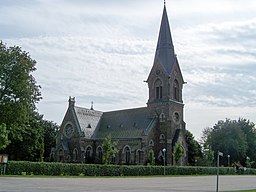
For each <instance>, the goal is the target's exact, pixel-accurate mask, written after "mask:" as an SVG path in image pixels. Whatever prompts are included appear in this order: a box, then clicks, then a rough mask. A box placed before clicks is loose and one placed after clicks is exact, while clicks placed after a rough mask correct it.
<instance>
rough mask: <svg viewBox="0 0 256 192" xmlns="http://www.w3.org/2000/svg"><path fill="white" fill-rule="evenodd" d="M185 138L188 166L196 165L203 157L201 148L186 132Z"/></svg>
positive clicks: (189, 133) (188, 132)
mask: <svg viewBox="0 0 256 192" xmlns="http://www.w3.org/2000/svg"><path fill="white" fill-rule="evenodd" d="M185 138H186V143H187V147H188V164H189V165H196V164H197V161H198V160H199V159H201V158H202V156H203V154H202V149H201V146H200V144H199V143H198V142H197V141H196V140H195V138H194V136H193V134H192V133H191V132H190V131H188V130H186V132H185Z"/></svg>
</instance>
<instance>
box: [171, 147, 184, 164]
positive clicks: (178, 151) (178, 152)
mask: <svg viewBox="0 0 256 192" xmlns="http://www.w3.org/2000/svg"><path fill="white" fill-rule="evenodd" d="M184 152H185V151H184V149H183V147H182V145H181V144H180V143H176V144H175V146H174V149H173V156H174V161H175V163H176V164H178V163H179V160H180V159H181V157H183V155H184Z"/></svg>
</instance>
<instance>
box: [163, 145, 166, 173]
mask: <svg viewBox="0 0 256 192" xmlns="http://www.w3.org/2000/svg"><path fill="white" fill-rule="evenodd" d="M165 151H166V149H165V148H163V153H164V158H163V159H164V175H165Z"/></svg>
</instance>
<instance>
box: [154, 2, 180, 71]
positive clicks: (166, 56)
mask: <svg viewBox="0 0 256 192" xmlns="http://www.w3.org/2000/svg"><path fill="white" fill-rule="evenodd" d="M156 62H159V63H160V64H161V65H162V66H163V68H164V70H165V72H166V73H167V75H170V73H171V71H172V67H173V65H174V63H175V62H176V56H175V53H174V47H173V42H172V36H171V30H170V26H169V21H168V16H167V12H166V7H165V4H164V10H163V15H162V20H161V25H160V31H159V36H158V42H157V47H156V53H155V61H154V64H155V63H156Z"/></svg>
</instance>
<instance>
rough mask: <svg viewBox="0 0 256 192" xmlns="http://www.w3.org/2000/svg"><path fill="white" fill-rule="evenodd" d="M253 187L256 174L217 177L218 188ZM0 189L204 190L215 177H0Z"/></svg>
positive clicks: (213, 183)
mask: <svg viewBox="0 0 256 192" xmlns="http://www.w3.org/2000/svg"><path fill="white" fill-rule="evenodd" d="M239 189H256V176H220V178H219V191H227V190H239ZM0 191H1V192H21V191H22V192H66V191H68V192H129V191H136V192H153V191H154V192H156V191H161V192H162V191H168V192H173V191H174V192H176V191H177V192H180V191H182V192H187V191H190V192H193V191H197V192H200V191H202V192H207V191H216V176H195V177H190V176H186V177H138V178H136V177H134V178H53V177H52V178H34V177H33V178H29V177H0Z"/></svg>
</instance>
